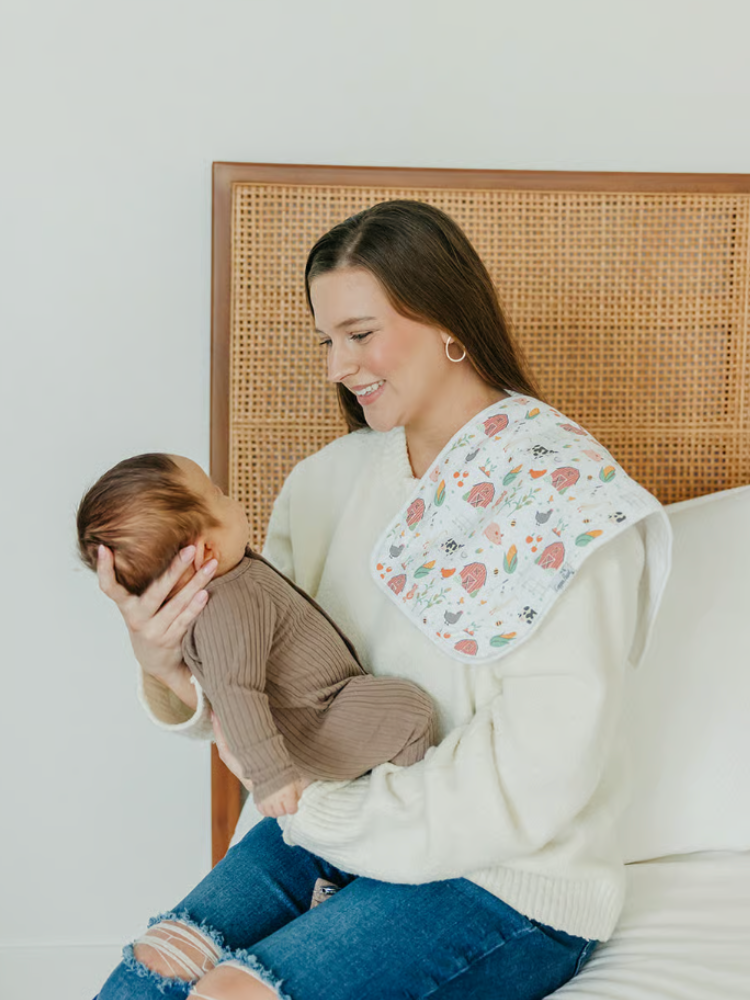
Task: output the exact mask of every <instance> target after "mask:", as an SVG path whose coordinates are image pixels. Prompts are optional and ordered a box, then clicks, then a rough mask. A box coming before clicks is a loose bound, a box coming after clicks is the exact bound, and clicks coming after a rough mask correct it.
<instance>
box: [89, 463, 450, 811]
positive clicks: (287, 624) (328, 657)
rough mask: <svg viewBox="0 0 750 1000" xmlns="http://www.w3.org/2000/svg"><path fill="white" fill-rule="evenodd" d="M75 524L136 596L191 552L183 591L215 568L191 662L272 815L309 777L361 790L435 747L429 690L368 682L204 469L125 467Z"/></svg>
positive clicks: (193, 634) (293, 800)
mask: <svg viewBox="0 0 750 1000" xmlns="http://www.w3.org/2000/svg"><path fill="white" fill-rule="evenodd" d="M77 520H78V545H79V550H80V554H81V558H82V559H83V561H84V562H85V563H86V565H87V566H89V567H90V568H91V569H95V568H96V560H97V551H98V547H99V546H100V545H106V546H107V547H108V548H110V549H111V550H112V552H113V555H114V567H115V575H116V577H117V579H118V581H119V582H120V584H121V585H122V586H123V587H125V589H126V590H128V591H129V592H130V593H131V594H142V593H143V592H144V590H146V588H147V587H148V586H149V584H150V583H151V582H152V581H153V580H155V579H156V578H157V577H159V576H161V574H162V573H163V572H165V570H166V569H167V567H168V566H169V565H170V563H171V562H172V560H173V559H174V557H175V556H176V555H177V553H178V552H179V551H180V550H181V549H182V548H184V547H186V546H188V545H194V546H195V558H194V561H193V563H192V565H191V566H189V567H188V568H187V569H186V571H185V574H184V576H183V578H182V579H181V580H180V581H178V583H177V585H176V586H175V588H174V589H175V590H177V589H179V588H180V587H181V586H182V585H183V584H184V583H185V582H187V580H188V579H189V578H190V577H191V576H192V575H193V573H195V572H196V571H197V570H198V569H199V568H200V567H201V566H202V565H203V563H204V562H205V561H206V560H208V559H216V560H217V561H218V567H217V570H216V573H215V575H214V579H213V580H212V581H211V582H210V583H209V584H208V585H207V587H206V589H207V590H208V592H209V594H210V595H211V596H210V599H209V601H208V604H207V605H206V607H205V608H204V609H203V610H202V611H201V612H200V614H199V615H198V617H197V618H196V619H195V621H194V622H193V624H192V625H191V627H190V629H189V630H188V633H187V635H186V636H185V638H184V640H183V643H182V654H183V659H184V660H185V663H186V664H187V665H188V667H189V668H190V671H191V673H192V675H193V677H194V678H196V680H197V681H198V682H199V683H200V685H201V688H202V689H203V691H204V692H205V693H206V695H207V697H208V699H209V700H210V702H211V705H212V706H213V710H214V712H215V713H216V716H217V718H218V721H219V724H220V726H221V728H222V729H223V731H224V734H225V737H226V741H227V744H228V746H229V749H230V750H231V751H232V753H233V754H234V756H235V757H236V758H237V759H238V761H239V762H240V765H241V767H242V778H243V781H244V782H245V783H247V784H248V785H250V783H251V784H252V791H253V797H254V799H255V803H256V805H257V806H258V809H259V810H260V812H262V813H263V814H264V815H266V816H280V815H282V814H284V813H292V812H295V811H296V809H297V802H298V800H299V796H300V794H301V792H302V790H303V788H304V787H305V786H306V785H307V784H309V783H310V781H311V780H315V779H325V780H331V781H345V780H350V779H352V778H356V777H359V776H360V775H362V774H365V773H366V772H367V771H369V770H370V769H371V768H373V767H374V766H375V765H376V764H381V763H384V762H385V761H392V762H393V763H394V764H399V765H403V766H407V765H409V764H413V763H415V762H416V761H417V760H420V759H421V758H422V757H423V756H424V754H425V752H426V750H427V748H428V747H429V746H431V744H432V743H433V742H434V722H433V709H432V703H431V701H430V698H429V697H428V696H427V694H425V692H424V691H422V689H421V688H419V687H417V686H416V685H415V684H412V683H411V682H409V681H405V680H400V679H398V678H391V677H373V676H372V675H371V674H368V673H366V671H365V670H364V669H363V667H362V665H361V664H360V662H359V660H358V659H357V655H356V653H355V651H354V648H353V647H352V645H351V643H350V642H349V640H348V639H347V638H346V636H345V635H343V633H342V632H341V631H340V630H339V629H338V628H337V626H336V625H335V624H334V623H333V622H332V621H331V619H330V618H329V617H328V615H327V614H326V613H325V611H323V609H322V608H320V607H319V606H318V605H317V604H316V603H315V602H314V601H313V600H312V598H311V597H309V596H308V595H307V594H305V593H304V592H303V591H302V590H300V588H299V587H297V586H296V585H295V584H293V583H292V582H291V581H289V580H287V579H286V577H284V576H282V574H281V573H279V572H278V571H277V570H275V569H274V568H273V567H272V566H271V564H270V563H268V562H266V561H265V560H264V559H262V558H261V557H260V556H259V555H257V554H256V553H255V552H253V551H252V550H251V549H250V548H248V547H247V539H248V534H249V527H248V523H247V517H246V515H245V511H244V508H243V506H242V504H241V503H240V502H239V501H237V500H233V499H232V498H231V497H228V496H226V495H225V494H224V493H223V492H222V491H221V490H220V489H219V487H218V486H216V485H214V483H213V482H212V481H211V480H210V479H209V477H208V476H207V475H206V473H205V472H204V471H203V470H202V469H201V468H200V466H198V465H196V464H195V462H192V461H190V459H188V458H181V457H180V456H178V455H164V454H147V455H138V456H137V457H135V458H130V459H126V460H125V461H124V462H120V463H119V464H118V465H116V466H115V467H114V468H113V469H110V471H109V472H107V473H105V474H104V475H103V476H102V477H101V479H99V481H98V482H97V483H95V485H94V486H92V488H91V489H90V490H89V491H88V493H87V494H86V495H85V497H84V498H83V500H82V501H81V504H80V506H79V508H78V518H77Z"/></svg>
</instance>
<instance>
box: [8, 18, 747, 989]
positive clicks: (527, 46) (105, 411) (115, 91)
mask: <svg viewBox="0 0 750 1000" xmlns="http://www.w3.org/2000/svg"><path fill="white" fill-rule="evenodd" d="M375 12H376V13H375ZM748 37H750V5H748V4H747V3H746V2H745V0H713V2H712V3H710V4H708V3H705V2H698V0H630V2H628V3H613V2H606V0H567V2H566V3H560V2H556V0H536V2H533V0H526V2H518V0H516V2H515V3H512V4H511V3H507V2H504V0H461V2H458V0H454V2H448V0H379V3H378V4H368V5H364V4H359V3H356V2H353V0H314V2H310V0H130V2H129V3H127V4H124V3H118V4H115V3H112V2H107V0H68V2H67V3H60V2H59V0H24V2H20V0H15V2H11V0H5V3H4V4H3V7H2V10H1V12H0V100H1V101H2V104H3V108H2V115H1V117H0V150H1V155H0V172H1V173H0V337H1V338H2V341H1V345H2V346H1V348H0V428H2V452H1V454H2V490H1V491H0V505H1V508H0V510H1V520H0V523H2V525H3V527H4V543H3V545H2V552H3V555H4V566H5V570H4V573H3V575H2V583H1V584H0V587H2V600H1V601H0V609H1V610H0V615H1V617H2V641H3V646H4V651H3V654H2V671H3V672H2V676H3V680H4V683H5V692H6V693H5V699H4V705H3V707H4V711H3V725H2V730H1V731H2V737H1V738H2V748H1V750H0V753H1V756H0V761H2V764H1V765H0V767H1V770H0V774H2V790H1V792H0V802H1V803H2V805H1V808H2V823H1V824H0V830H1V831H2V832H1V833H0V838H1V848H0V886H2V890H1V893H2V901H3V905H2V907H1V911H2V912H1V913H0V994H2V995H3V996H13V997H17V998H19V1000H24V998H32V997H33V998H36V997H40V996H44V995H50V996H51V995H54V996H55V997H56V998H57V1000H69V998H70V1000H72V998H73V997H75V998H80V997H83V998H84V1000H86V998H87V997H88V996H89V995H93V993H94V991H95V989H96V987H97V986H98V985H99V983H100V980H101V977H102V975H103V973H104V970H105V969H106V968H107V967H108V966H109V964H110V962H113V961H114V960H115V958H116V955H117V948H118V946H119V944H118V943H119V942H120V941H121V940H123V939H126V938H128V937H129V936H130V935H131V934H133V933H134V932H135V931H136V930H137V928H138V927H139V926H140V923H141V921H142V920H143V919H144V918H145V917H146V916H148V915H149V914H150V913H153V912H156V911H157V910H159V909H161V908H164V907H167V906H169V905H171V904H172V903H173V902H175V901H176V900H177V899H178V898H179V897H180V896H181V894H182V893H183V892H184V891H185V890H186V889H187V888H188V887H189V886H190V885H191V884H192V883H194V882H195V881H197V879H198V878H199V877H200V876H201V875H202V874H203V873H204V871H205V870H206V869H207V866H208V864H209V779H208V757H207V754H206V750H205V748H203V747H196V746H192V745H185V744H183V743H182V742H181V741H179V740H176V739H172V738H170V737H167V736H165V735H163V734H161V733H159V732H156V731H154V730H153V729H152V728H151V727H150V725H149V724H148V722H147V721H146V720H145V719H144V718H143V717H142V716H141V714H140V712H139V710H138V709H137V707H136V704H135V699H134V693H133V678H134V671H133V665H132V661H131V657H130V654H129V648H128V645H127V640H126V637H125V635H124V631H123V629H122V628H121V626H120V623H119V620H118V618H117V614H116V611H115V610H114V608H112V607H110V606H109V605H108V603H107V602H106V601H105V600H104V599H103V598H102V597H101V596H100V595H99V593H98V591H97V589H96V585H95V581H94V578H93V577H92V576H91V575H90V574H89V573H88V572H87V571H84V570H82V569H79V568H78V567H77V565H76V559H75V556H74V546H73V513H74V510H75V506H76V504H77V501H78V499H79V498H80V495H81V493H82V491H83V489H84V488H85V487H86V486H87V485H88V484H89V483H90V482H91V481H92V480H93V479H94V478H95V477H96V476H97V475H98V474H99V473H101V472H102V471H103V470H104V469H105V468H107V467H108V466H109V465H110V464H112V463H113V462H115V461H116V460H119V459H120V458H122V457H124V456H125V455H128V454H133V453H135V452H138V451H143V450H148V449H154V450H156V449H158V450H166V451H175V452H182V453H186V454H190V455H192V456H194V457H195V458H196V459H197V460H199V461H201V462H204V463H206V462H207V459H208V419H209V413H208V402H209V384H208V375H209V369H208V360H209V275H210V165H211V161H212V160H238V161H261V162H281V163H285V162H287V163H289V162H300V163H341V164H346V163H350V164H370V165H403V166H433V167H434V166H449V167H488V168H535V169H593V170H649V171H660V170H666V171H727V172H748V171H750V130H749V129H748V99H749V98H750V60H748V58H747V38H748ZM29 968H33V974H32V975H27V970H28V969H29ZM56 969H59V970H60V973H61V974H56V972H55V970H56ZM52 984H54V986H53V985H52Z"/></svg>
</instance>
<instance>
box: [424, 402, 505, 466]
mask: <svg viewBox="0 0 750 1000" xmlns="http://www.w3.org/2000/svg"><path fill="white" fill-rule="evenodd" d="M507 396H508V393H507V392H503V390H502V389H495V388H493V387H492V386H489V385H486V384H482V386H481V387H480V388H479V389H478V391H477V392H475V393H472V394H471V396H465V397H464V398H457V399H456V400H455V402H453V403H452V405H451V406H450V408H449V407H447V406H445V405H442V406H441V407H439V408H438V409H437V410H436V412H435V413H432V414H430V416H429V418H427V419H425V420H424V421H423V422H421V423H419V422H417V421H414V422H413V423H411V424H410V425H409V426H408V427H405V428H404V431H405V434H406V448H407V452H408V455H409V463H410V464H411V468H412V472H413V473H414V476H415V478H416V479H421V478H422V476H423V475H424V474H425V473H426V472H427V470H428V469H429V468H430V466H431V465H432V463H433V462H434V461H435V459H436V458H437V456H438V455H439V454H440V452H441V451H442V450H443V448H444V447H445V446H446V445H447V444H448V442H449V441H450V439H451V438H452V437H453V435H454V434H456V432H457V431H460V430H461V428H462V427H463V426H464V424H467V423H468V422H469V421H470V420H471V418H472V417H475V416H476V415H477V414H478V413H481V412H482V411H483V410H486V409H487V407H488V406H492V404H493V403H497V402H499V401H500V400H501V399H505V398H506V397H507Z"/></svg>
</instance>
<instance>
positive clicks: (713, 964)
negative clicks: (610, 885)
mask: <svg viewBox="0 0 750 1000" xmlns="http://www.w3.org/2000/svg"><path fill="white" fill-rule="evenodd" d="M554 997H555V1000H557V998H559V1000H594V998H596V1000H666V998H669V1000H747V998H748V997H750V851H745V852H732V851H727V852H716V853H712V852H701V853H698V854H688V855H677V856H673V857H670V858H662V859H660V860H658V861H644V862H640V863H638V864H632V865H629V866H628V895H627V901H626V903H625V910H624V912H623V914H622V917H621V918H620V923H619V925H618V928H617V931H616V933H615V936H614V937H613V938H612V939H611V940H610V941H608V942H606V944H602V945H599V947H598V948H597V950H596V951H595V952H594V955H593V958H592V959H591V961H590V962H589V963H588V965H587V966H586V967H585V968H584V969H583V971H582V972H581V974H580V975H579V976H578V977H577V978H576V979H574V980H573V982H571V983H568V984H567V986H563V987H562V989H560V990H557V991H556V993H555V994H554Z"/></svg>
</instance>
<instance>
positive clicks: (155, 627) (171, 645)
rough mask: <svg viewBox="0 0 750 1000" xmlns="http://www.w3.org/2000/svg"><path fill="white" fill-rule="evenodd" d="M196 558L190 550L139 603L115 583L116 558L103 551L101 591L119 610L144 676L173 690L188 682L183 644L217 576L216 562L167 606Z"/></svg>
mask: <svg viewBox="0 0 750 1000" xmlns="http://www.w3.org/2000/svg"><path fill="white" fill-rule="evenodd" d="M194 557H195V546H193V545H189V546H188V547H187V548H185V549H183V550H182V551H181V552H180V553H178V555H177V556H175V558H174V560H173V562H172V565H171V566H170V567H169V569H168V570H167V571H166V573H164V574H163V575H162V576H160V577H159V579H158V580H154V582H153V583H152V584H151V586H150V587H149V588H148V590H146V591H144V593H143V594H142V595H141V596H140V597H134V596H133V595H132V594H129V593H128V592H127V590H125V588H124V587H122V586H121V585H120V584H119V583H118V582H117V580H116V579H115V569H114V557H113V555H112V552H111V551H110V550H109V549H108V548H106V547H105V546H103V545H100V546H99V556H98V560H97V575H98V577H99V587H100V589H101V590H102V592H103V593H104V594H106V595H107V597H109V598H111V599H112V600H113V601H114V602H115V604H116V605H117V607H118V608H119V610H120V614H121V615H122V617H123V618H124V620H125V624H126V626H127V629H128V633H129V635H130V641H131V643H132V645H133V652H134V653H135V658H136V659H137V660H138V662H139V663H140V665H141V667H142V668H143V671H144V673H146V674H149V675H150V676H151V677H155V678H156V679H157V680H159V681H161V682H162V683H163V684H165V685H166V686H167V687H172V686H173V683H174V681H175V679H178V678H179V679H182V674H183V673H184V672H185V671H186V670H187V667H185V665H184V664H183V662H182V652H181V649H180V647H181V643H182V639H183V636H184V635H185V633H186V632H187V630H188V628H189V626H190V624H191V622H192V621H193V620H194V619H195V618H196V617H197V616H198V614H199V613H200V611H201V610H202V609H203V608H204V607H205V605H206V601H207V600H208V594H207V592H206V591H205V590H204V589H203V588H204V587H205V586H206V584H207V583H208V582H209V580H210V579H211V577H212V576H213V574H214V573H215V571H216V566H217V563H216V560H215V559H211V560H209V562H207V563H205V564H204V565H203V566H202V567H201V568H200V569H199V570H198V572H197V573H195V575H194V576H192V577H191V579H190V580H188V582H187V583H186V584H185V585H184V586H183V587H182V588H181V589H180V590H178V591H177V592H176V593H175V594H174V596H173V597H172V598H170V600H168V601H167V602H166V604H164V601H165V599H166V598H167V596H168V594H169V593H170V592H171V590H172V588H173V587H174V586H175V584H176V583H177V582H178V580H179V579H180V577H181V576H182V575H183V574H184V573H185V571H186V570H187V569H188V567H189V566H190V563H191V562H192V560H193V559H194ZM162 605H163V606H162Z"/></svg>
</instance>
